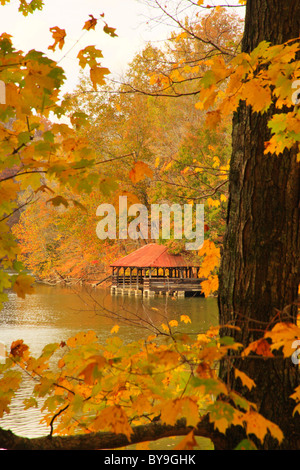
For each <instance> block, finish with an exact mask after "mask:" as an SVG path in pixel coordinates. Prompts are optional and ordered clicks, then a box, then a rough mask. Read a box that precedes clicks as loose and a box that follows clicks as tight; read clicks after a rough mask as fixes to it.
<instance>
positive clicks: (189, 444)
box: [174, 430, 198, 450]
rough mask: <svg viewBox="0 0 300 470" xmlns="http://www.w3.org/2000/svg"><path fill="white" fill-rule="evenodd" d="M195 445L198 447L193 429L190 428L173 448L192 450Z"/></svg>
mask: <svg viewBox="0 0 300 470" xmlns="http://www.w3.org/2000/svg"><path fill="white" fill-rule="evenodd" d="M195 447H198V444H197V441H196V439H195V436H194V430H192V431H191V432H189V433H188V434H187V435H186V436H185V437H184V438H183V439H182V441H180V442H179V443H178V444H177V445H176V446H175V447H174V450H193V449H194V448H195Z"/></svg>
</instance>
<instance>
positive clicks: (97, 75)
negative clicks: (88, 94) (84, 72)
mask: <svg viewBox="0 0 300 470" xmlns="http://www.w3.org/2000/svg"><path fill="white" fill-rule="evenodd" d="M109 73H110V71H109V69H108V68H106V67H99V66H93V67H91V69H90V78H91V81H92V84H93V87H94V90H95V91H97V85H104V84H105V79H104V76H105V75H108V74H109Z"/></svg>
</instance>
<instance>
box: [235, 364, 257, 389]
mask: <svg viewBox="0 0 300 470" xmlns="http://www.w3.org/2000/svg"><path fill="white" fill-rule="evenodd" d="M234 375H235V376H236V377H238V378H239V379H240V380H241V382H242V384H243V385H245V386H246V387H247V388H248V389H249V390H251V389H252V388H253V387H255V382H254V380H252V379H250V377H248V375H246V374H244V372H242V371H240V370H238V369H234Z"/></svg>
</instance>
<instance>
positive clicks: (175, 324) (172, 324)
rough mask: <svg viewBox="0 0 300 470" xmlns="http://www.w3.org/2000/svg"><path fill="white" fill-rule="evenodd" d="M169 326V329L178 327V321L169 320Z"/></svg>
mask: <svg viewBox="0 0 300 470" xmlns="http://www.w3.org/2000/svg"><path fill="white" fill-rule="evenodd" d="M169 325H170V327H171V328H172V327H174V326H178V321H177V320H171V321H169Z"/></svg>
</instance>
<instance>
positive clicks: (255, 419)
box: [243, 410, 284, 443]
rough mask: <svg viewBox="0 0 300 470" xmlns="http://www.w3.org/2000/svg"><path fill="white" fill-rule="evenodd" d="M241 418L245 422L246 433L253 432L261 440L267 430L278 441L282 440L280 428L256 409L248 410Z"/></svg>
mask: <svg viewBox="0 0 300 470" xmlns="http://www.w3.org/2000/svg"><path fill="white" fill-rule="evenodd" d="M243 420H244V422H245V423H246V429H247V434H254V435H255V436H256V437H257V438H258V439H259V440H260V441H261V442H263V441H264V438H265V436H266V434H267V431H268V430H269V431H270V433H271V434H272V436H273V437H274V438H275V439H277V440H278V442H279V443H281V442H282V440H283V437H284V436H283V433H282V431H281V429H280V428H279V427H278V426H277V425H276V424H275V423H272V422H271V421H269V420H268V419H266V418H264V417H263V416H262V415H261V414H259V413H257V412H256V411H254V410H250V411H248V412H247V413H245V415H244V418H243Z"/></svg>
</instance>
